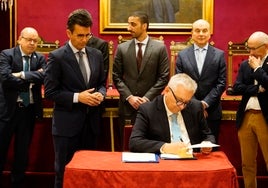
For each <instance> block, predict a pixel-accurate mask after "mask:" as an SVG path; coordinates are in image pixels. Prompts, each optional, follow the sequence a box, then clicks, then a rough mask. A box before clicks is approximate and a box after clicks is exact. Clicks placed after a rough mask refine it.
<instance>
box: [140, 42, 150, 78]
mask: <svg viewBox="0 0 268 188" xmlns="http://www.w3.org/2000/svg"><path fill="white" fill-rule="evenodd" d="M152 50H153V44H152V43H151V39H150V38H149V40H148V43H147V46H146V47H145V51H144V55H143V58H142V63H141V68H140V73H142V71H143V70H144V67H145V66H146V64H147V62H149V59H150V57H151V54H152Z"/></svg>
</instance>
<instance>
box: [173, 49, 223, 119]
mask: <svg viewBox="0 0 268 188" xmlns="http://www.w3.org/2000/svg"><path fill="white" fill-rule="evenodd" d="M181 72H183V73H186V74H188V75H189V76H190V77H191V78H192V79H194V80H195V81H196V82H197V85H198V87H197V90H196V92H195V95H194V96H195V98H196V99H197V100H204V101H205V102H206V103H207V104H208V105H209V108H208V109H207V112H208V119H211V120H218V119H221V115H222V107H221V104H220V99H221V95H222V93H223V92H224V90H225V87H226V62H225V58H224V52H223V51H222V50H219V49H217V48H215V47H212V46H210V45H209V46H208V50H207V54H206V57H205V61H204V65H203V69H202V72H201V75H199V73H198V68H197V62H196V60H195V54H194V45H192V46H190V47H189V48H186V49H185V50H183V51H181V52H180V53H179V55H178V58H177V62H176V73H181Z"/></svg>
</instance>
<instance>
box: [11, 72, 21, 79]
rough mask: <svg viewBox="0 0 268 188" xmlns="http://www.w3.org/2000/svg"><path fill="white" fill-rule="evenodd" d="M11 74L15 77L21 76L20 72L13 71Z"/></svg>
mask: <svg viewBox="0 0 268 188" xmlns="http://www.w3.org/2000/svg"><path fill="white" fill-rule="evenodd" d="M12 75H13V76H15V77H16V78H21V72H13V73H12Z"/></svg>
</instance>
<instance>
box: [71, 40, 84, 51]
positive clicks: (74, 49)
mask: <svg viewBox="0 0 268 188" xmlns="http://www.w3.org/2000/svg"><path fill="white" fill-rule="evenodd" d="M68 44H69V45H70V47H71V49H72V50H73V52H74V54H75V53H77V52H79V51H82V52H84V53H86V49H85V48H82V49H81V50H78V49H77V48H75V47H74V46H73V44H72V43H71V41H70V40H69V42H68Z"/></svg>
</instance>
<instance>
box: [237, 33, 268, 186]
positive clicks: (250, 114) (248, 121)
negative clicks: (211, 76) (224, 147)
mask: <svg viewBox="0 0 268 188" xmlns="http://www.w3.org/2000/svg"><path fill="white" fill-rule="evenodd" d="M246 47H247V49H248V51H249V58H248V60H245V61H244V62H242V63H241V66H240V68H239V72H238V75H237V78H236V82H235V84H234V87H233V91H234V94H237V95H242V100H241V103H240V105H239V107H238V111H237V114H236V126H237V128H238V139H239V143H240V147H241V157H242V172H243V178H244V184H245V188H256V187H257V181H256V173H257V170H256V169H257V161H256V156H257V152H258V145H259V146H260V148H261V150H262V154H263V157H264V160H265V163H266V168H267V169H268V146H267V143H268V100H267V98H268V35H267V34H266V33H264V32H261V31H257V32H254V33H253V34H252V35H251V36H250V37H249V39H248V41H247V46H246Z"/></svg>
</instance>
